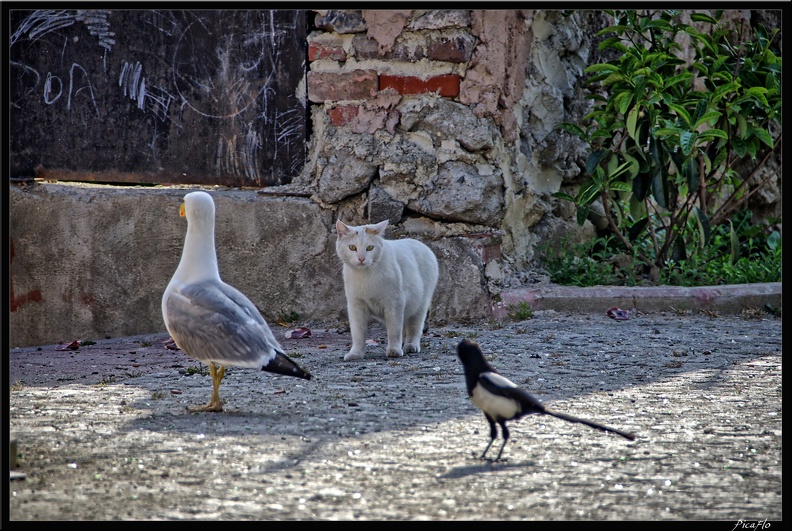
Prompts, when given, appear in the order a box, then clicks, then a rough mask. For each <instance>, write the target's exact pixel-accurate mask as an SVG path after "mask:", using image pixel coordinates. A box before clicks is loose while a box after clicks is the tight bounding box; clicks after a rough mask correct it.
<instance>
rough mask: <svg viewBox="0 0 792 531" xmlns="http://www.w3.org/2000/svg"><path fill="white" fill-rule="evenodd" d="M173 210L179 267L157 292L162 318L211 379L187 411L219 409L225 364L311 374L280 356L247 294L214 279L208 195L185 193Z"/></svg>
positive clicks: (212, 216) (216, 274)
mask: <svg viewBox="0 0 792 531" xmlns="http://www.w3.org/2000/svg"><path fill="white" fill-rule="evenodd" d="M179 215H180V216H182V217H185V216H186V217H187V236H186V237H185V239H184V250H183V251H182V256H181V261H180V262H179V267H177V268H176V272H175V273H174V274H173V278H172V279H171V281H170V283H168V287H167V288H165V293H164V294H163V296H162V318H163V319H164V321H165V326H166V328H167V329H168V332H169V333H170V335H171V337H172V338H173V340H174V341H175V343H176V346H178V347H179V348H180V349H181V350H183V351H184V352H185V353H186V354H187V355H188V356H190V357H191V358H194V359H196V360H199V361H201V362H203V363H205V364H207V365H208V366H209V373H210V374H211V376H212V384H213V391H212V397H211V399H210V400H209V403H208V404H206V405H205V406H196V407H188V408H187V410H188V411H190V412H198V411H216V412H219V411H222V410H223V404H222V402H221V401H220V383H221V381H222V380H223V376H224V375H225V367H226V366H234V367H247V368H251V369H260V370H262V371H267V372H272V373H277V374H283V375H286V376H295V377H297V378H304V379H306V380H310V379H311V375H310V374H309V373H308V372H307V371H305V370H304V369H303V368H301V367H300V366H299V365H297V364H296V363H295V362H294V361H292V360H291V359H290V358H289V357H288V356H286V354H285V352H284V351H283V348H282V347H281V346H280V344H279V343H278V341H277V340H276V339H275V336H274V335H273V334H272V331H271V330H270V328H269V326H267V323H266V322H265V321H264V318H263V317H262V316H261V313H260V312H259V310H258V308H256V306H255V305H254V304H253V303H252V302H250V299H248V298H247V297H246V296H245V295H244V294H243V293H242V292H240V291H239V290H237V289H236V288H234V287H232V286H230V285H228V284H226V283H225V282H223V281H222V280H220V273H219V270H218V267H217V253H216V252H215V240H214V227H215V205H214V201H213V200H212V196H210V195H209V194H208V193H206V192H190V193H188V194H187V195H185V196H184V202H183V203H182V205H181V208H180V209H179Z"/></svg>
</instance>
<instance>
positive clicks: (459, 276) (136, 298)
mask: <svg viewBox="0 0 792 531" xmlns="http://www.w3.org/2000/svg"><path fill="white" fill-rule="evenodd" d="M186 191H188V190H184V189H176V188H135V187H118V186H101V185H85V184H48V183H42V184H33V185H25V186H12V187H11V189H10V209H11V216H10V227H9V232H10V238H11V240H10V244H11V250H12V254H11V256H10V258H11V267H10V275H11V279H10V280H11V284H10V287H11V299H10V310H11V312H10V318H9V322H10V326H9V329H10V337H9V340H10V345H11V346H12V347H15V346H31V345H40V344H50V343H61V342H70V341H72V340H74V339H92V338H103V337H106V336H111V337H118V336H125V335H136V334H141V333H149V332H159V331H164V330H165V325H164V323H163V322H162V315H161V310H160V301H161V299H162V293H163V291H164V290H165V287H166V286H167V284H168V282H169V281H170V278H171V276H172V275H173V272H174V271H175V270H176V266H177V265H178V262H179V259H180V257H181V250H182V245H183V243H184V234H185V231H186V221H185V220H184V219H183V218H181V217H179V205H180V204H181V199H182V197H183V196H184V194H185V192H186ZM209 191H210V193H211V194H212V195H213V196H214V199H215V203H216V207H217V226H216V240H217V252H218V262H219V266H220V275H221V277H222V278H223V279H224V280H225V281H226V282H228V283H230V284H232V285H234V286H236V287H237V288H239V289H240V290H242V291H243V292H244V293H245V294H247V295H248V297H250V299H251V300H252V301H253V302H254V303H255V304H256V305H257V306H258V307H259V308H260V309H261V310H262V313H263V314H264V315H265V316H266V317H267V319H268V321H269V322H270V324H271V325H272V326H273V328H277V326H275V324H274V323H275V319H276V318H278V317H279V316H280V315H281V314H287V315H288V314H289V313H291V312H296V313H298V314H299V315H300V317H301V319H306V320H312V321H320V322H329V323H343V322H344V321H346V302H345V299H344V291H343V280H342V278H341V264H340V262H339V260H338V258H337V257H336V254H335V238H336V236H335V232H334V231H335V229H334V219H333V215H332V212H331V211H329V210H327V209H324V208H322V207H320V206H319V205H317V204H316V203H314V202H313V201H311V200H310V199H307V198H298V197H267V196H262V195H261V194H258V193H256V192H255V191H239V190H225V189H223V190H209ZM416 237H419V238H421V239H422V240H424V241H425V242H426V243H427V244H429V245H430V246H431V247H432V249H433V250H434V251H435V253H436V254H437V257H438V260H439V262H440V269H441V280H440V282H439V285H438V289H437V295H436V297H435V304H434V307H433V309H432V311H431V314H430V315H431V318H432V319H434V320H436V321H437V320H441V321H442V320H459V319H469V318H474V317H481V316H483V315H487V312H488V310H489V296H488V294H487V293H486V290H485V289H484V286H483V283H482V276H483V261H482V259H481V254H480V252H479V250H480V249H482V244H481V242H480V241H479V239H473V240H471V238H464V237H439V238H436V237H434V238H433V237H431V234H429V233H428V232H427V233H425V235H424V236H420V235H416Z"/></svg>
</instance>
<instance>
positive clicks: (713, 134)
mask: <svg viewBox="0 0 792 531" xmlns="http://www.w3.org/2000/svg"><path fill="white" fill-rule="evenodd" d="M714 138H724V139H727V138H729V135H727V134H726V132H725V131H722V130H720V129H707V130H706V131H704V132H703V133H699V140H702V141H709V140H712V139H714Z"/></svg>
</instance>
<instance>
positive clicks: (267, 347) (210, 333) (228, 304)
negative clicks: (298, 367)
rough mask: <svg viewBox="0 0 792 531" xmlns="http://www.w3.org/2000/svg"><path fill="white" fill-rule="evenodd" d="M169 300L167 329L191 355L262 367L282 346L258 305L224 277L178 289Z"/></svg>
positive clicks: (231, 363)
mask: <svg viewBox="0 0 792 531" xmlns="http://www.w3.org/2000/svg"><path fill="white" fill-rule="evenodd" d="M166 304H167V311H168V330H169V331H170V332H171V335H172V336H173V339H174V341H176V344H177V345H178V346H179V348H181V349H182V350H183V351H184V352H185V353H186V354H187V355H188V356H190V357H192V358H195V359H198V360H201V361H203V362H209V361H214V362H217V363H218V364H221V365H231V366H236V367H249V368H261V367H262V366H263V365H267V364H268V363H269V362H270V361H271V360H272V359H273V358H275V356H276V355H277V354H278V353H279V352H282V350H283V349H282V348H281V347H280V345H279V344H278V342H277V341H276V340H275V337H274V336H273V335H272V331H271V330H270V329H269V326H267V323H266V322H264V319H263V318H262V317H261V314H260V313H259V311H258V310H257V309H256V307H255V306H254V305H253V304H252V303H251V302H250V301H249V300H248V299H247V297H245V296H244V295H243V294H242V293H241V292H240V291H238V290H236V289H235V288H233V287H231V286H228V285H227V284H224V283H222V282H216V281H203V282H196V283H194V284H189V285H187V286H184V287H182V288H181V289H178V290H174V291H173V292H172V293H171V295H170V296H169V297H168V301H167V303H166Z"/></svg>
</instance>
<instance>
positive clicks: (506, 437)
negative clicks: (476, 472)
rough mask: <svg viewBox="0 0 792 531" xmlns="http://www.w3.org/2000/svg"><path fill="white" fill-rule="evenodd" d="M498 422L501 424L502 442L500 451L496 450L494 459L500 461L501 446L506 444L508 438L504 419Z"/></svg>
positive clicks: (507, 429)
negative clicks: (496, 454) (496, 453)
mask: <svg viewBox="0 0 792 531" xmlns="http://www.w3.org/2000/svg"><path fill="white" fill-rule="evenodd" d="M498 422H499V424H500V425H501V429H502V430H503V444H501V447H500V451H499V452H498V457H496V458H495V461H500V458H501V454H502V453H503V448H504V447H505V446H506V441H508V440H509V428H507V427H506V421H505V420H501V421H498Z"/></svg>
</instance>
